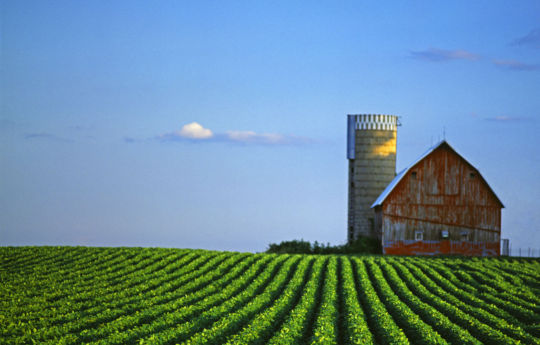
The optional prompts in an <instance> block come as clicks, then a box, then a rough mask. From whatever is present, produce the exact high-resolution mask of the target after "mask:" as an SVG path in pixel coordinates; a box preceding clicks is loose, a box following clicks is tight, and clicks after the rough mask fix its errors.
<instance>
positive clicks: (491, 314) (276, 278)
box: [0, 247, 540, 345]
mask: <svg viewBox="0 0 540 345" xmlns="http://www.w3.org/2000/svg"><path fill="white" fill-rule="evenodd" d="M0 282H1V284H0V325H1V327H0V344H36V343H39V344H82V343H84V344H93V345H98V344H99V345H105V344H158V345H160V344H171V345H172V344H215V345H217V344H252V345H257V344H273V345H276V344H280V345H293V344H348V345H350V344H409V343H410V344H466V345H472V344H474V345H477V344H540V339H539V336H540V260H531V259H528V260H523V259H513V258H463V257H458V258H450V257H439V258H437V257H434V258H421V257H381V256H379V257H377V256H345V255H316V256H311V255H287V254H249V253H231V252H216V251H205V250H191V249H159V248H84V247H74V248H70V247H20V248H17V247H0Z"/></svg>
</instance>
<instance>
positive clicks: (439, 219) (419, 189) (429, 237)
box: [376, 146, 502, 255]
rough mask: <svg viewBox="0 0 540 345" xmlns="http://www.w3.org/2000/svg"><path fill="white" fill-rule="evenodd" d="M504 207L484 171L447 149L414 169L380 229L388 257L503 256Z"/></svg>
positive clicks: (381, 216)
mask: <svg viewBox="0 0 540 345" xmlns="http://www.w3.org/2000/svg"><path fill="white" fill-rule="evenodd" d="M501 207H502V205H501V204H500V202H499V201H498V199H497V198H496V196H495V195H494V194H493V192H491V190H490V188H489V186H488V185H487V183H486V182H485V181H484V180H483V178H482V177H481V176H480V174H479V173H478V171H477V170H476V169H475V168H474V167H472V166H471V165H469V164H468V163H467V162H466V161H465V160H463V159H462V158H461V157H460V156H458V155H457V154H455V153H454V152H453V151H452V150H451V149H449V148H447V147H445V146H442V147H440V148H438V149H437V150H435V151H434V152H432V153H431V154H430V155H428V156H427V157H426V158H425V159H423V160H422V161H420V162H419V163H418V164H417V165H415V166H414V167H412V168H411V169H409V171H408V172H407V175H406V176H404V177H403V179H402V180H401V181H400V182H399V183H398V185H397V186H396V187H395V188H394V189H393V191H392V192H391V193H390V195H389V196H388V197H387V199H386V200H385V202H384V204H383V206H382V208H380V207H378V208H377V209H376V219H377V220H378V222H377V224H376V225H377V227H378V229H380V230H381V232H382V242H383V243H382V244H383V248H384V250H385V253H387V254H464V255H498V250H499V242H500V230H501ZM415 231H422V232H423V241H421V242H422V243H418V241H416V240H415ZM442 231H448V235H449V237H448V238H443V237H442ZM495 252H496V253H495Z"/></svg>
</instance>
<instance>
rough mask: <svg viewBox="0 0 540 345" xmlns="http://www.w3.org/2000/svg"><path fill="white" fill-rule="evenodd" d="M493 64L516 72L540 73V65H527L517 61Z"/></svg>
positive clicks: (498, 61) (502, 61) (503, 61)
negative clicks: (539, 71)
mask: <svg viewBox="0 0 540 345" xmlns="http://www.w3.org/2000/svg"><path fill="white" fill-rule="evenodd" d="M493 63H494V64H495V65H497V66H499V67H502V68H506V69H510V70H514V71H538V70H540V65H539V64H527V63H523V62H520V61H517V60H494V61H493Z"/></svg>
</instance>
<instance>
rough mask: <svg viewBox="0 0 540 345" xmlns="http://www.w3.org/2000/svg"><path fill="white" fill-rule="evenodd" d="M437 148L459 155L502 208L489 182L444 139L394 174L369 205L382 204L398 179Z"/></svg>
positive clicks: (372, 206)
mask: <svg viewBox="0 0 540 345" xmlns="http://www.w3.org/2000/svg"><path fill="white" fill-rule="evenodd" d="M438 149H446V150H450V151H451V152H452V153H453V154H455V155H456V156H457V157H459V159H461V160H462V162H464V163H465V164H466V165H467V166H468V167H469V168H470V170H471V173H474V174H475V177H478V178H479V179H480V180H481V181H482V182H483V184H484V185H485V187H487V189H488V190H489V192H490V193H491V194H492V196H493V197H494V198H495V200H496V202H497V203H498V204H499V205H500V207H502V208H504V204H503V203H502V201H501V200H500V199H499V197H498V196H497V194H495V192H494V191H493V189H492V188H491V187H490V186H489V184H488V183H487V181H486V180H485V179H484V177H483V176H482V174H480V172H479V171H478V169H476V168H475V167H474V166H473V165H472V164H471V163H469V162H468V161H467V160H466V159H465V158H464V157H463V156H462V155H460V154H459V153H457V151H456V150H455V149H454V148H453V147H452V146H450V144H448V142H447V141H446V140H442V141H440V142H438V143H437V144H435V145H434V146H432V147H431V148H429V149H428V150H427V151H426V152H424V153H423V154H422V155H421V156H420V157H418V159H416V160H415V161H414V162H413V163H412V164H410V165H409V166H408V167H406V168H405V169H403V170H402V171H401V172H399V173H398V174H397V175H396V177H395V178H394V179H393V180H392V182H390V184H388V186H387V187H386V188H385V190H384V191H383V192H382V193H381V194H380V195H379V197H378V198H377V200H375V202H374V203H373V205H371V208H375V207H377V206H381V205H382V204H383V202H384V201H385V200H386V199H387V198H388V196H389V195H390V194H391V193H392V191H393V190H394V189H395V188H396V187H397V185H398V184H399V183H400V181H401V180H403V179H404V177H405V176H407V175H408V173H409V172H410V171H413V170H414V169H415V168H416V167H417V166H418V165H419V164H421V162H422V161H423V160H424V159H425V158H426V157H428V156H429V155H431V154H432V153H433V152H435V151H436V150H438Z"/></svg>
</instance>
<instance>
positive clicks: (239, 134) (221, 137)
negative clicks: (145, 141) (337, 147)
mask: <svg viewBox="0 0 540 345" xmlns="http://www.w3.org/2000/svg"><path fill="white" fill-rule="evenodd" d="M155 139H157V140H160V141H185V140H186V139H195V140H196V141H201V142H202V141H205V142H207V141H212V142H230V143H237V144H255V145H257V144H258V145H295V144H306V143H313V142H314V141H313V140H312V139H309V138H303V137H297V136H293V135H285V134H279V133H257V132H254V131H239V130H232V131H226V132H222V133H214V132H212V130H210V129H208V128H204V127H203V126H202V125H200V124H199V123H197V122H192V123H188V124H187V125H184V126H182V129H180V130H179V131H174V132H167V133H164V134H161V135H159V136H157V137H155ZM125 141H126V142H134V141H135V139H133V138H125Z"/></svg>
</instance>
